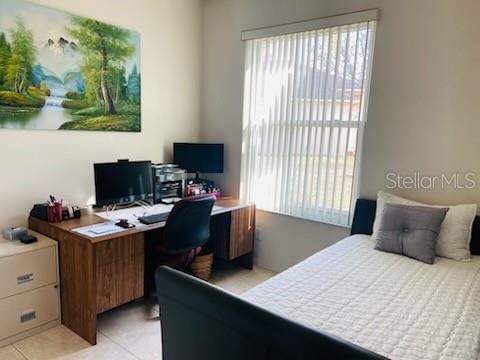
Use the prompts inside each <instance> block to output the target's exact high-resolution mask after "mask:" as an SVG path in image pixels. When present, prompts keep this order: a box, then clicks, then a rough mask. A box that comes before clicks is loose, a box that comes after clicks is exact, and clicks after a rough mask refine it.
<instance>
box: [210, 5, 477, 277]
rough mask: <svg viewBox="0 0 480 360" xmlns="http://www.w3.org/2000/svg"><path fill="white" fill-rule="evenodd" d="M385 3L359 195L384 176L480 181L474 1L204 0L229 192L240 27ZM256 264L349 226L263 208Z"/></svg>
mask: <svg viewBox="0 0 480 360" xmlns="http://www.w3.org/2000/svg"><path fill="white" fill-rule="evenodd" d="M369 8H380V9H381V14H380V16H381V19H380V22H379V24H378V29H377V41H376V48H375V57H374V65H373V79H372V91H371V94H370V106H369V116H368V124H367V128H366V138H365V147H364V152H363V159H362V161H363V166H362V174H361V177H360V181H361V183H360V194H361V195H366V196H370V197H373V196H374V195H375V194H376V192H377V191H378V190H380V189H382V188H383V187H384V186H385V185H386V180H385V174H386V173H387V172H389V171H396V172H398V173H400V174H404V175H408V174H410V173H411V172H412V171H413V170H417V171H421V172H422V173H424V174H427V175H440V174H441V173H443V172H446V173H451V172H455V171H472V172H476V173H477V181H479V185H480V161H478V156H479V154H480V141H479V140H478V137H479V134H480V120H479V115H478V101H479V92H478V84H479V83H480V71H479V68H478V67H479V64H480V46H479V42H478V39H479V38H480V22H479V21H478V14H479V13H480V2H478V1H477V0H459V1H451V0H402V1H394V0H206V6H205V9H204V27H205V46H204V52H203V56H204V64H203V66H204V68H203V69H204V72H203V92H202V96H203V99H202V129H201V131H202V139H203V140H205V141H218V142H225V143H226V152H227V156H226V174H225V175H224V176H221V177H220V181H221V184H222V187H223V189H224V190H226V192H227V193H230V194H232V195H237V194H238V190H239V181H240V157H241V136H240V134H241V124H242V95H243V63H244V45H243V43H242V42H241V41H240V33H241V31H242V30H246V29H252V28H258V27H265V26H271V25H277V24H282V23H288V22H294V21H302V20H307V19H311V18H316V17H323V16H328V15H334V14H339V13H345V12H352V11H358V10H364V9H369ZM478 189H479V188H478V187H477V188H476V189H473V190H452V189H450V188H445V189H440V188H438V189H436V190H432V191H399V193H400V194H403V195H406V196H410V197H412V198H416V199H419V200H424V201H432V202H439V203H447V202H461V201H469V202H475V203H478V202H480V191H479V190H478ZM257 223H258V234H257V237H258V238H257V240H258V242H257V262H258V263H259V265H261V266H265V267H267V268H270V269H272V270H282V269H284V268H286V267H288V266H290V265H292V264H293V263H296V262H298V261H300V260H301V259H303V258H305V257H306V256H308V255H310V254H311V253H313V252H315V251H316V250H318V249H321V248H323V247H325V246H328V245H330V244H331V243H332V242H333V241H336V240H339V239H341V238H342V237H344V236H345V235H346V234H347V233H348V231H347V230H346V229H342V228H337V227H332V226H327V225H323V224H319V223H314V222H309V221H305V220H299V219H294V218H290V217H286V216H282V215H276V214H270V213H264V212H259V214H258V219H257Z"/></svg>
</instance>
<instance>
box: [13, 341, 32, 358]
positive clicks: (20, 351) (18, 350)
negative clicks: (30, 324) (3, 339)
mask: <svg viewBox="0 0 480 360" xmlns="http://www.w3.org/2000/svg"><path fill="white" fill-rule="evenodd" d="M15 344H16V343H13V344H12V347H13V348H14V349H15V350H17V352H18V353H19V354H20V355H22V357H23V358H24V359H25V360H29V359H28V357H27V355H25V354H24V353H23V352H22V350H20V349H19V348H17V347H16V346H15Z"/></svg>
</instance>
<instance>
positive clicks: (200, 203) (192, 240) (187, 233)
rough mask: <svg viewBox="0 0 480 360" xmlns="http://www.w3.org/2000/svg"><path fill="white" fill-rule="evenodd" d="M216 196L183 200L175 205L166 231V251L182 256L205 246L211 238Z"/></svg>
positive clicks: (164, 244) (166, 225)
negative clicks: (211, 219)
mask: <svg viewBox="0 0 480 360" xmlns="http://www.w3.org/2000/svg"><path fill="white" fill-rule="evenodd" d="M214 203H215V197H214V196H206V197H197V198H191V199H185V200H181V201H179V202H178V203H176V204H175V206H174V207H173V209H172V211H171V212H170V215H169V216H168V219H167V223H166V224H165V228H164V229H165V230H164V243H163V246H164V248H165V250H166V251H167V252H169V253H171V254H180V253H183V252H186V251H189V250H191V249H195V248H196V247H199V246H203V245H205V243H206V242H207V241H208V239H209V238H210V215H211V213H212V208H213V204H214Z"/></svg>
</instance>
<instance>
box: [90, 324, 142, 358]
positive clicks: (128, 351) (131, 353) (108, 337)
mask: <svg viewBox="0 0 480 360" xmlns="http://www.w3.org/2000/svg"><path fill="white" fill-rule="evenodd" d="M97 332H99V333H100V334H102V335H103V336H105V337H106V338H107V339H108V340H110V341H111V342H113V343H114V344H115V345H117V346H118V347H120V348H121V349H123V350H125V351H126V352H127V353H129V354H130V355H132V356H133V357H134V358H135V359H138V360H143V359H142V358H141V357H139V356H137V354H134V353H133V352H131V351H130V350H129V349H127V348H126V347H124V346H123V345H122V344H120V343H118V342H116V341H115V340H114V339H112V338H111V337H110V336H108V335H107V334H105V333H103V332H101V331H100V330H97ZM94 346H95V345H94Z"/></svg>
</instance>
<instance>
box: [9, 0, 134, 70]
mask: <svg viewBox="0 0 480 360" xmlns="http://www.w3.org/2000/svg"><path fill="white" fill-rule="evenodd" d="M16 18H20V19H22V20H23V22H24V23H25V25H26V27H27V28H28V29H29V30H31V31H32V32H33V36H34V41H35V45H36V46H37V62H38V63H40V64H42V66H44V67H46V68H47V69H49V70H50V71H52V72H54V73H55V74H56V75H57V76H59V77H62V75H63V74H64V73H66V72H69V71H78V70H79V66H80V64H81V55H80V54H78V53H75V52H69V51H66V52H64V51H61V50H60V49H58V48H55V47H48V48H46V47H45V44H46V43H47V41H48V39H52V40H53V41H55V42H56V41H58V39H59V38H60V37H63V38H64V39H66V40H68V41H76V40H75V39H72V38H70V37H69V36H68V35H67V33H66V31H65V28H66V27H68V26H69V24H70V18H71V14H68V13H65V12H62V11H58V10H54V9H51V8H48V7H45V6H41V5H36V4H33V3H30V2H28V1H23V0H0V32H4V33H5V34H6V36H7V39H9V38H10V37H9V29H11V28H12V26H13V25H14V24H15V21H16ZM131 39H132V43H133V44H134V45H135V47H136V51H135V54H134V56H133V57H132V58H131V59H129V60H128V61H127V63H126V64H125V67H126V70H127V74H128V73H130V71H131V69H132V67H133V65H134V64H136V65H137V67H138V68H140V35H139V34H138V33H137V32H134V31H131Z"/></svg>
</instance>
